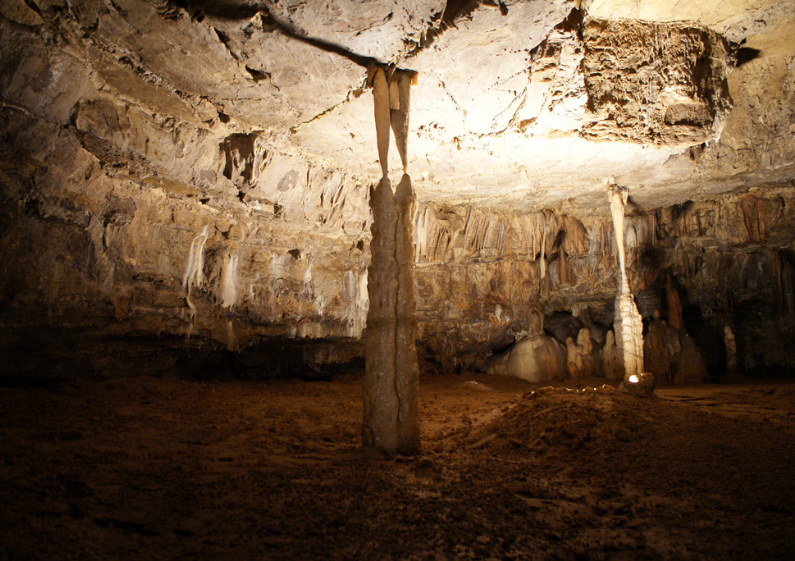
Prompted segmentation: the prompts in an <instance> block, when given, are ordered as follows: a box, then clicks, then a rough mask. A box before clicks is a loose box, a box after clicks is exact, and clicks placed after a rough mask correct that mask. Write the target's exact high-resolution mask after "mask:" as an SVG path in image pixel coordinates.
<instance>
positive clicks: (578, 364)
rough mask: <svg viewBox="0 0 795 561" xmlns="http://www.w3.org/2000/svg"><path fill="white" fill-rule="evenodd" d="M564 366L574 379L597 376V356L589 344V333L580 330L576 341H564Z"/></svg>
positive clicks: (591, 344) (585, 329)
mask: <svg viewBox="0 0 795 561" xmlns="http://www.w3.org/2000/svg"><path fill="white" fill-rule="evenodd" d="M566 365H567V366H568V368H569V373H570V374H571V375H572V377H574V378H590V377H593V376H596V375H598V374H599V364H598V358H597V354H596V353H595V352H594V346H593V343H592V342H591V331H590V329H588V328H587V327H583V328H582V329H580V332H579V334H578V335H577V340H576V341H574V340H573V339H572V338H571V337H569V338H568V339H566Z"/></svg>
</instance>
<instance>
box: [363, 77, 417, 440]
mask: <svg viewBox="0 0 795 561" xmlns="http://www.w3.org/2000/svg"><path fill="white" fill-rule="evenodd" d="M396 74H397V76H393V82H392V83H393V84H395V87H394V88H390V86H389V83H388V82H387V79H386V75H385V73H384V70H383V69H381V68H376V69H375V70H374V75H373V79H372V83H373V105H374V111H375V123H376V133H377V135H378V157H379V160H380V161H381V166H382V171H383V174H384V175H383V177H382V178H381V181H380V182H379V184H378V186H377V187H376V188H375V189H374V191H373V194H372V196H371V199H370V200H371V203H370V205H371V208H372V211H373V225H372V234H373V237H372V241H371V243H370V251H371V262H370V267H369V269H368V285H367V286H368V293H369V295H370V308H369V311H368V313H367V332H366V335H365V353H366V363H365V377H364V387H363V398H364V409H363V411H364V422H363V425H362V443H363V444H364V445H365V446H372V447H375V448H378V449H380V450H383V451H385V452H388V453H391V454H394V453H397V452H399V453H404V454H405V453H415V452H417V451H418V450H419V445H420V439H419V424H418V419H417V384H418V376H419V369H418V365H417V348H416V340H417V316H416V308H417V303H416V299H415V297H414V238H413V231H414V215H415V210H416V198H415V196H414V190H413V188H412V186H411V178H410V177H409V176H408V174H405V173H404V175H403V178H402V179H401V181H400V184H399V185H398V187H397V191H396V193H393V192H392V186H391V184H390V182H389V178H388V177H387V174H388V165H387V161H388V152H389V130H390V123H391V126H392V127H393V128H394V130H395V131H396V134H395V139H396V141H397V145H398V150H399V152H400V154H401V158H402V160H403V162H404V171H405V163H406V161H407V160H406V153H407V150H406V139H407V136H406V134H407V129H408V110H409V85H410V78H409V77H408V76H407V75H405V74H404V73H402V72H397V73H396ZM392 90H394V91H392Z"/></svg>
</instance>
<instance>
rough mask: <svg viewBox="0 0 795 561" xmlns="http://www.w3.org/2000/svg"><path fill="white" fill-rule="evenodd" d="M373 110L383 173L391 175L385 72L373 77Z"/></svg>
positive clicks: (387, 90) (389, 120) (387, 91)
mask: <svg viewBox="0 0 795 561" xmlns="http://www.w3.org/2000/svg"><path fill="white" fill-rule="evenodd" d="M373 108H374V114H375V134H376V138H377V140H378V159H379V161H380V162H381V173H382V175H383V176H384V177H386V176H387V175H389V162H388V159H389V127H390V122H391V116H390V109H389V84H388V83H387V81H386V76H385V75H384V71H383V70H382V69H380V68H377V69H376V70H375V75H374V76H373Z"/></svg>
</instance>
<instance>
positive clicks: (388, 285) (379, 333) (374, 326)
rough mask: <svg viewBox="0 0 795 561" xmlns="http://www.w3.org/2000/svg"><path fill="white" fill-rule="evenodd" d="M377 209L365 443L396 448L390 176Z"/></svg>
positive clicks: (375, 198) (379, 190) (377, 195)
mask: <svg viewBox="0 0 795 561" xmlns="http://www.w3.org/2000/svg"><path fill="white" fill-rule="evenodd" d="M370 207H371V208H372V210H373V217H374V219H373V225H372V233H373V240H372V242H370V252H371V254H372V260H371V262H370V267H369V268H368V270H367V273H368V277H367V289H368V292H369V293H370V308H369V310H368V312H367V331H366V333H365V348H366V349H367V351H366V357H365V372H366V373H365V377H364V388H363V395H364V424H363V427H362V444H364V445H365V446H374V447H376V448H379V449H381V450H385V451H388V452H395V451H396V450H397V445H398V442H397V435H398V429H397V423H398V410H399V409H400V399H399V398H398V396H397V395H396V389H397V386H396V383H395V376H396V371H395V366H396V364H397V363H396V346H395V342H396V338H397V318H396V306H395V304H396V302H397V298H398V265H397V261H396V259H395V249H396V248H395V242H396V240H395V232H396V229H397V223H398V217H397V207H396V205H395V197H394V195H393V194H392V186H391V185H390V184H389V179H388V178H386V177H384V178H383V179H381V182H380V183H379V184H378V187H376V188H375V189H374V190H373V194H372V196H371V198H370Z"/></svg>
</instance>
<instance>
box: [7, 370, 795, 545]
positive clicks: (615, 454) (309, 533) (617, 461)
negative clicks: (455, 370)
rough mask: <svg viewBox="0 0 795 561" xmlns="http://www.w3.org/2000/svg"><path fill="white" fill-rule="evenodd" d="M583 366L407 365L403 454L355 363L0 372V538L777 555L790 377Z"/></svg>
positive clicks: (789, 466) (16, 541) (787, 476)
mask: <svg viewBox="0 0 795 561" xmlns="http://www.w3.org/2000/svg"><path fill="white" fill-rule="evenodd" d="M601 384H602V381H592V382H591V384H590V385H588V386H585V387H584V389H583V386H580V389H577V388H576V387H574V388H573V389H572V388H571V387H570V388H540V387H537V386H531V385H529V384H526V383H524V382H522V381H520V380H513V379H510V378H498V377H490V376H468V377H465V376H437V377H429V378H425V379H423V380H422V381H421V422H422V436H423V447H424V449H423V454H422V455H421V456H418V457H411V458H409V457H397V458H386V457H383V456H381V455H380V454H377V453H372V452H365V451H363V450H362V449H361V448H360V443H361V438H360V423H361V377H359V376H353V375H348V376H344V377H338V378H335V379H334V380H333V381H329V382H301V381H294V380H293V381H268V382H256V383H255V382H211V383H202V382H186V381H182V380H179V379H176V378H151V377H138V378H128V379H120V380H113V381H106V382H88V381H76V382H70V383H66V384H61V385H60V386H58V387H53V388H49V389H38V388H27V387H14V388H0V489H2V491H0V492H1V493H2V496H0V499H1V500H0V557H1V558H3V559H81V560H83V559H208V558H210V559H255V558H256V559H328V558H331V559H611V560H612V559H754V560H757V559H793V558H795V531H793V528H795V446H793V440H794V439H793V437H795V385H757V386H747V385H746V386H704V387H698V388H687V389H681V388H675V389H665V390H658V392H657V397H656V398H652V399H643V398H638V397H632V396H627V395H624V394H621V393H619V392H617V391H616V390H613V389H612V388H610V387H601ZM594 386H597V387H599V389H596V390H594V389H593V388H594Z"/></svg>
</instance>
